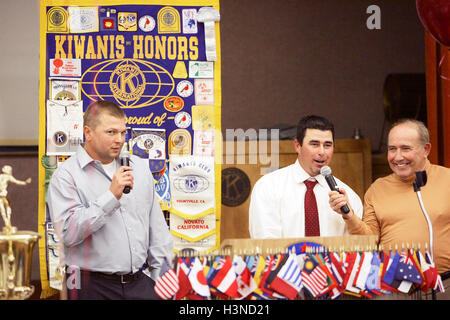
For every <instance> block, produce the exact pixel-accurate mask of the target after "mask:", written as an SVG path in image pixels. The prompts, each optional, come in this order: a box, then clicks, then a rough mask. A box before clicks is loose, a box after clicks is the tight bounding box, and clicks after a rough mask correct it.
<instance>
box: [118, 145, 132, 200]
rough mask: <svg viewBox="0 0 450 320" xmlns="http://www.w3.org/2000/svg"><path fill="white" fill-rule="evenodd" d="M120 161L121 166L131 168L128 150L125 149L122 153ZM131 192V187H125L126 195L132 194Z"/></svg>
mask: <svg viewBox="0 0 450 320" xmlns="http://www.w3.org/2000/svg"><path fill="white" fill-rule="evenodd" d="M119 160H120V165H121V166H127V167H129V166H130V152H129V151H128V150H126V148H123V149H122V151H120V154H119ZM130 191H131V188H130V186H125V188H123V193H125V194H128V193H130Z"/></svg>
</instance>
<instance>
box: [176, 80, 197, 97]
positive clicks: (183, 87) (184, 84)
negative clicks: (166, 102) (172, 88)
mask: <svg viewBox="0 0 450 320" xmlns="http://www.w3.org/2000/svg"><path fill="white" fill-rule="evenodd" d="M193 92H194V86H193V85H192V83H191V82H190V81H188V80H183V81H180V82H179V83H178V84H177V93H178V95H179V96H180V97H183V98H187V97H189V96H190V95H191V94H192V93H193Z"/></svg>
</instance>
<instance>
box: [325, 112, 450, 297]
mask: <svg viewBox="0 0 450 320" xmlns="http://www.w3.org/2000/svg"><path fill="white" fill-rule="evenodd" d="M430 150H431V144H430V142H429V133H428V130H427V128H426V127H425V125H424V124H423V123H422V122H420V121H417V120H411V119H405V120H400V121H399V122H397V123H395V124H394V125H393V126H392V128H391V130H390V132H389V136H388V152H387V159H388V162H389V166H390V168H391V169H392V171H393V173H392V174H391V175H389V176H386V177H383V178H379V179H377V180H376V181H375V182H374V183H373V184H372V185H371V186H370V187H369V189H368V190H367V192H366V194H365V196H364V215H363V218H362V220H361V219H360V218H358V217H357V216H356V215H355V214H353V211H352V210H350V213H348V214H347V215H343V219H344V220H345V222H346V225H347V228H348V230H349V232H350V234H377V235H378V236H379V243H380V244H381V245H383V248H384V249H388V248H392V249H394V248H395V246H397V247H398V248H401V247H402V244H404V245H405V246H406V245H408V244H409V245H410V246H411V245H414V246H416V247H417V245H419V244H420V247H421V248H424V247H425V244H427V245H428V248H429V247H430V244H429V235H430V233H429V230H428V224H427V221H426V218H425V216H424V214H423V212H422V209H421V207H420V204H419V201H418V199H417V195H416V193H415V192H414V189H413V182H414V180H415V179H416V172H417V171H423V170H425V171H426V173H427V183H426V185H425V186H424V187H422V188H421V194H422V199H423V203H424V206H425V209H426V211H427V213H428V215H429V217H430V220H431V224H432V226H433V254H434V262H435V264H436V267H437V270H438V272H439V273H440V274H441V276H442V280H443V281H444V287H445V288H446V292H445V293H444V294H438V298H439V299H450V279H449V273H450V272H449V271H450V169H449V168H445V167H442V166H438V165H433V164H431V163H430V161H429V160H428V154H429V153H430ZM341 191H343V193H342V194H339V193H338V192H336V191H333V192H330V206H331V208H333V210H335V211H339V209H338V208H340V207H342V206H343V204H348V202H347V197H346V194H345V190H341Z"/></svg>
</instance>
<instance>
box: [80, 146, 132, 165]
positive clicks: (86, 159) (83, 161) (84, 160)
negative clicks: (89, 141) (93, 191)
mask: <svg viewBox="0 0 450 320" xmlns="http://www.w3.org/2000/svg"><path fill="white" fill-rule="evenodd" d="M76 153H77V159H78V163H79V165H80V168H82V169H83V168H84V167H86V166H87V165H88V164H89V163H91V162H95V160H94V159H92V158H91V156H90V155H89V154H88V153H87V152H86V150H85V149H84V148H83V146H78V149H77V151H76ZM116 161H119V160H118V159H116ZM130 163H133V159H132V157H131V156H130Z"/></svg>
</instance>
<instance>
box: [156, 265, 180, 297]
mask: <svg viewBox="0 0 450 320" xmlns="http://www.w3.org/2000/svg"><path fill="white" fill-rule="evenodd" d="M179 289H180V286H179V283H178V277H177V275H176V274H175V271H174V270H173V269H172V268H171V267H170V266H169V264H168V263H167V261H165V260H164V263H163V266H162V267H161V272H160V275H159V277H158V279H156V282H155V293H156V294H157V295H158V297H160V298H161V299H162V300H169V299H170V298H172V297H173V295H174V294H175V293H177V291H178V290H179Z"/></svg>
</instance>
